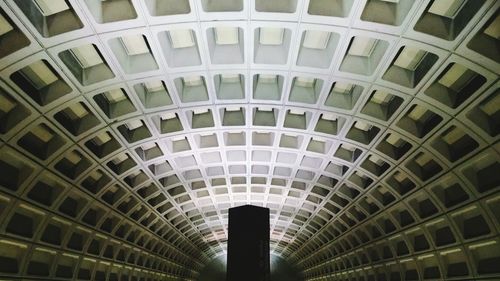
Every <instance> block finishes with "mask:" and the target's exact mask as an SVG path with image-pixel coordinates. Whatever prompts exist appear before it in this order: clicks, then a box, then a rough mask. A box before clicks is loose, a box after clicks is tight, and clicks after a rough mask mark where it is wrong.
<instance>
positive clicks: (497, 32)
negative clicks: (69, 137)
mask: <svg viewBox="0 0 500 281" xmlns="http://www.w3.org/2000/svg"><path fill="white" fill-rule="evenodd" d="M0 34H1V33H0ZM484 34H486V35H488V36H491V37H493V38H495V39H497V40H500V15H498V16H497V17H496V18H495V20H494V21H493V22H492V23H491V24H490V25H489V26H488V27H486V29H485V30H484Z"/></svg>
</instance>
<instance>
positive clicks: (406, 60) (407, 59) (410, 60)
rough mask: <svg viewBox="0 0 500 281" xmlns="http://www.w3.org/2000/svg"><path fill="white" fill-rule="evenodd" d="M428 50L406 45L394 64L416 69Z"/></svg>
mask: <svg viewBox="0 0 500 281" xmlns="http://www.w3.org/2000/svg"><path fill="white" fill-rule="evenodd" d="M425 54H426V52H425V51H422V50H420V49H418V48H414V47H409V46H405V47H404V49H403V50H402V51H401V52H400V53H399V55H398V57H397V58H396V60H395V61H394V65H396V66H399V67H401V68H404V69H408V70H415V69H416V68H417V66H418V64H419V63H420V61H422V59H423V57H424V56H425Z"/></svg>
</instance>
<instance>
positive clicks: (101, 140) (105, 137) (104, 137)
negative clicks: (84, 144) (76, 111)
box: [92, 132, 111, 146]
mask: <svg viewBox="0 0 500 281" xmlns="http://www.w3.org/2000/svg"><path fill="white" fill-rule="evenodd" d="M92 140H93V141H94V142H95V144H97V145H98V146H101V145H103V144H105V143H107V142H109V141H110V140H111V136H110V135H109V133H108V132H102V133H100V134H98V135H97V136H95V137H94V138H93V139H92Z"/></svg>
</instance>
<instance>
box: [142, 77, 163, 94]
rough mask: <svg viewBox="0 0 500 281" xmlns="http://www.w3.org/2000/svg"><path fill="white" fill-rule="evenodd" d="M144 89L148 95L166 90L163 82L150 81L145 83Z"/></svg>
mask: <svg viewBox="0 0 500 281" xmlns="http://www.w3.org/2000/svg"><path fill="white" fill-rule="evenodd" d="M144 87H145V88H146V91H147V92H148V93H154V92H159V91H163V90H165V87H164V86H163V82H162V81H161V80H156V81H149V82H146V83H144Z"/></svg>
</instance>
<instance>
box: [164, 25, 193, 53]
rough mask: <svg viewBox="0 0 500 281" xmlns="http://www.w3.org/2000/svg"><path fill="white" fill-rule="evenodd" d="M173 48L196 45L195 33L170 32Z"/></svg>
mask: <svg viewBox="0 0 500 281" xmlns="http://www.w3.org/2000/svg"><path fill="white" fill-rule="evenodd" d="M168 35H169V36H170V42H171V44H172V48H174V49H178V48H188V47H192V46H194V45H195V42H194V37H193V32H192V31H191V30H190V29H173V30H170V31H169V32H168Z"/></svg>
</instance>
